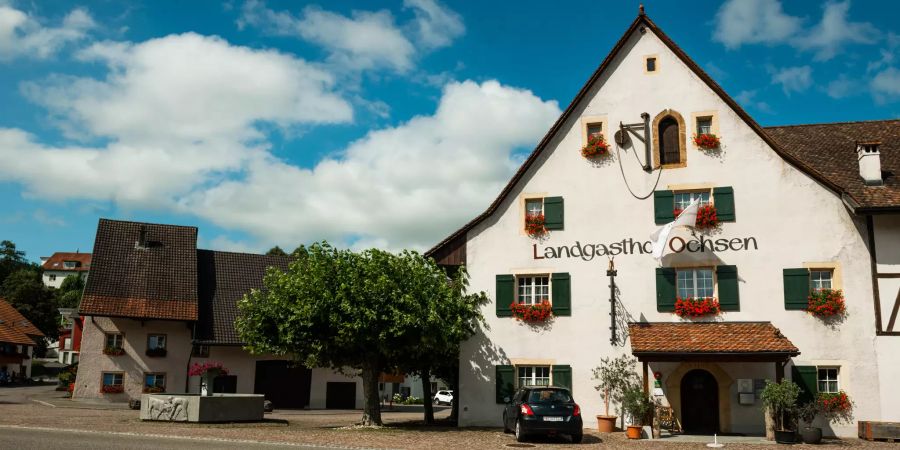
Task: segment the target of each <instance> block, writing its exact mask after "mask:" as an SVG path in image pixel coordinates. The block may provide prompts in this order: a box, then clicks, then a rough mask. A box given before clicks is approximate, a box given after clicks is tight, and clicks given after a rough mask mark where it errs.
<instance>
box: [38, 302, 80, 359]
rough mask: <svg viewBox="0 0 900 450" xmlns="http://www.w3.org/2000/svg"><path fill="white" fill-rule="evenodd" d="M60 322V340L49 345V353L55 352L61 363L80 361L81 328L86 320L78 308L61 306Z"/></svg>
mask: <svg viewBox="0 0 900 450" xmlns="http://www.w3.org/2000/svg"><path fill="white" fill-rule="evenodd" d="M59 315H60V322H61V323H62V325H61V326H60V329H59V340H57V341H56V342H54V343H53V346H52V347H48V352H47V353H48V354H50V353H51V352H53V353H55V355H56V360H57V362H59V363H60V364H65V365H69V364H75V363H77V362H78V352H79V351H80V350H81V329H82V327H84V320H83V319H82V318H81V317H80V316H79V315H78V309H76V308H59Z"/></svg>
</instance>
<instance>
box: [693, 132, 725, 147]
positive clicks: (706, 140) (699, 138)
mask: <svg viewBox="0 0 900 450" xmlns="http://www.w3.org/2000/svg"><path fill="white" fill-rule="evenodd" d="M694 145H696V146H697V147H700V148H702V149H704V150H714V149H717V148H719V145H721V143H720V142H719V137H718V136H716V135H714V134H712V133H700V134H695V135H694Z"/></svg>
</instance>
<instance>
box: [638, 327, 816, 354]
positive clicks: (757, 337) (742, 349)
mask: <svg viewBox="0 0 900 450" xmlns="http://www.w3.org/2000/svg"><path fill="white" fill-rule="evenodd" d="M628 331H629V335H630V338H631V353H632V354H633V355H634V356H636V357H637V358H638V360H640V361H644V362H654V361H656V362H664V361H714V362H773V361H787V360H788V359H789V358H791V357H792V356H797V355H799V354H800V350H798V349H797V347H796V346H794V344H792V343H791V341H790V340H789V339H788V338H787V337H785V336H784V335H783V334H781V330H779V329H778V328H776V327H775V326H774V325H772V323H771V322H690V323H673V322H632V323H630V324H628Z"/></svg>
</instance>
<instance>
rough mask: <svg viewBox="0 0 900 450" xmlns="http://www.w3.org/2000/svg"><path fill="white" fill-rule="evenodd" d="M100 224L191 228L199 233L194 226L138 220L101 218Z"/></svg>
mask: <svg viewBox="0 0 900 450" xmlns="http://www.w3.org/2000/svg"><path fill="white" fill-rule="evenodd" d="M100 222H118V223H129V224H134V225H153V226H157V227H177V228H191V229H193V230H194V231H199V228H198V227H195V226H193V225H173V224H170V223H154V222H138V221H136V220H121V219H107V218H106V217H101V218H100Z"/></svg>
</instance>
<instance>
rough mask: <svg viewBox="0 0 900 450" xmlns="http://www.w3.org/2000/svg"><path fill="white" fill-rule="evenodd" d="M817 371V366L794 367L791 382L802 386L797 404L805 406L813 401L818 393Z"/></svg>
mask: <svg viewBox="0 0 900 450" xmlns="http://www.w3.org/2000/svg"><path fill="white" fill-rule="evenodd" d="M816 377H817V370H816V366H793V368H792V369H791V381H793V382H794V383H796V384H797V386H800V396H799V397H797V404H800V405H802V404H804V403H809V402H811V401H813V400H814V399H815V398H816V394H817V393H818V391H819V390H818V388H817V386H816V385H817V381H818V380H817V379H816Z"/></svg>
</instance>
